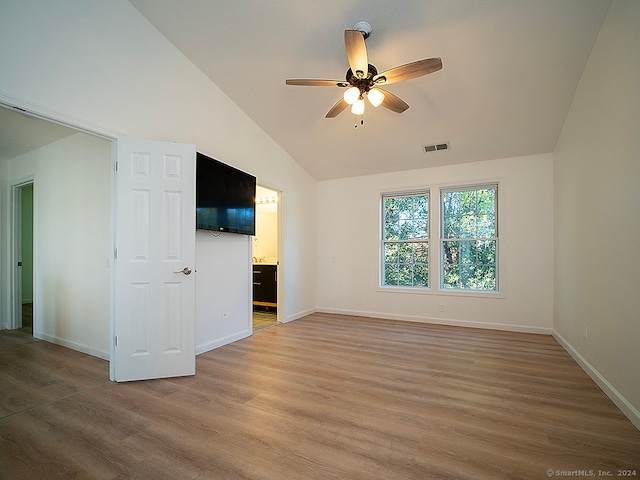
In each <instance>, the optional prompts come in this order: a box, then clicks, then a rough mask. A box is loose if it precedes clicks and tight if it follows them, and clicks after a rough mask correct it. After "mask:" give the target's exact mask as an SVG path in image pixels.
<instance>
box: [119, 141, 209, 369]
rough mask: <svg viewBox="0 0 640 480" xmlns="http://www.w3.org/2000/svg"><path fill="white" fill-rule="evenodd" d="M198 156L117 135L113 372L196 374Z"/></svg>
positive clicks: (167, 145)
mask: <svg viewBox="0 0 640 480" xmlns="http://www.w3.org/2000/svg"><path fill="white" fill-rule="evenodd" d="M195 158H196V157H195V146H194V145H185V144H176V143H166V142H151V141H138V140H128V139H123V140H118V147H117V168H116V173H115V183H116V215H115V230H116V232H115V256H116V258H115V261H114V277H113V278H114V286H113V288H114V298H113V302H114V303H113V309H114V310H113V313H114V315H113V317H114V318H113V335H114V338H113V347H112V355H111V379H112V380H115V381H118V382H120V381H129V380H145V379H151V378H162V377H175V376H182V375H193V374H195V275H194V273H193V270H194V262H195V163H196V160H195Z"/></svg>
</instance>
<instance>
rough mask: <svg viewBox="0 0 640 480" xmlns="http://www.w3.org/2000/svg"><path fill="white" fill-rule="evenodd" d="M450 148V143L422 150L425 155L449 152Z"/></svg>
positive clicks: (438, 144) (424, 147)
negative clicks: (442, 151) (441, 151)
mask: <svg viewBox="0 0 640 480" xmlns="http://www.w3.org/2000/svg"><path fill="white" fill-rule="evenodd" d="M449 148H450V147H449V142H447V143H437V144H435V145H423V146H422V150H423V151H424V153H431V152H439V151H440V150H449Z"/></svg>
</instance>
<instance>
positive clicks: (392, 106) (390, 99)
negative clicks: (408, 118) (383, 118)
mask: <svg viewBox="0 0 640 480" xmlns="http://www.w3.org/2000/svg"><path fill="white" fill-rule="evenodd" d="M378 90H381V91H382V93H384V100H382V103H381V104H380V105H382V106H383V107H386V108H388V109H389V110H391V111H392V112H396V113H402V112H404V111H405V110H406V109H407V108H409V104H407V102H405V101H404V100H402V99H401V98H400V97H398V96H397V95H394V94H393V93H391V92H389V91H387V90H382V89H381V88H378Z"/></svg>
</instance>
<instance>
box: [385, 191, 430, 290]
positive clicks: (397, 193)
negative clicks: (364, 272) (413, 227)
mask: <svg viewBox="0 0 640 480" xmlns="http://www.w3.org/2000/svg"><path fill="white" fill-rule="evenodd" d="M415 196H426V200H427V236H426V238H416V239H409V240H386V239H385V225H386V209H385V199H386V198H399V197H415ZM379 205H380V215H379V216H378V218H379V221H380V228H379V230H378V231H379V235H380V242H379V255H380V256H379V262H378V269H379V278H378V287H379V288H380V289H381V290H383V291H391V290H396V291H398V290H399V291H403V292H420V293H422V292H425V291H429V290H431V286H432V282H433V280H432V277H431V272H432V268H431V267H432V256H433V255H432V250H431V249H432V240H431V232H432V228H433V227H432V224H433V221H432V195H431V190H430V189H429V188H420V189H412V190H404V191H394V192H383V193H381V194H380V196H379ZM387 243H426V244H427V285H426V286H419V285H418V286H416V285H386V284H385V268H386V258H385V252H386V250H385V245H386V244H387Z"/></svg>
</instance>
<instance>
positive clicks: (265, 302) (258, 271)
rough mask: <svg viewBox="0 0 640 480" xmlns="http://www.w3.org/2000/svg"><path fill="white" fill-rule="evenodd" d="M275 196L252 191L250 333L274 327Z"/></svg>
mask: <svg viewBox="0 0 640 480" xmlns="http://www.w3.org/2000/svg"><path fill="white" fill-rule="evenodd" d="M279 200H280V194H279V192H277V191H275V190H271V189H269V188H265V187H262V186H260V185H258V186H257V188H256V234H255V236H254V237H253V240H252V249H251V251H252V264H253V269H252V270H253V305H252V308H253V332H254V333H255V332H258V331H260V330H264V329H265V328H270V327H273V326H275V325H277V324H278V298H279V296H278V290H279V287H278V273H279V272H278V269H279V266H280V262H279V257H278V255H279V253H278V252H279V251H280V250H279V234H278V232H279V231H280V225H279V223H280V222H279V215H278V213H279V212H278V203H279Z"/></svg>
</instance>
